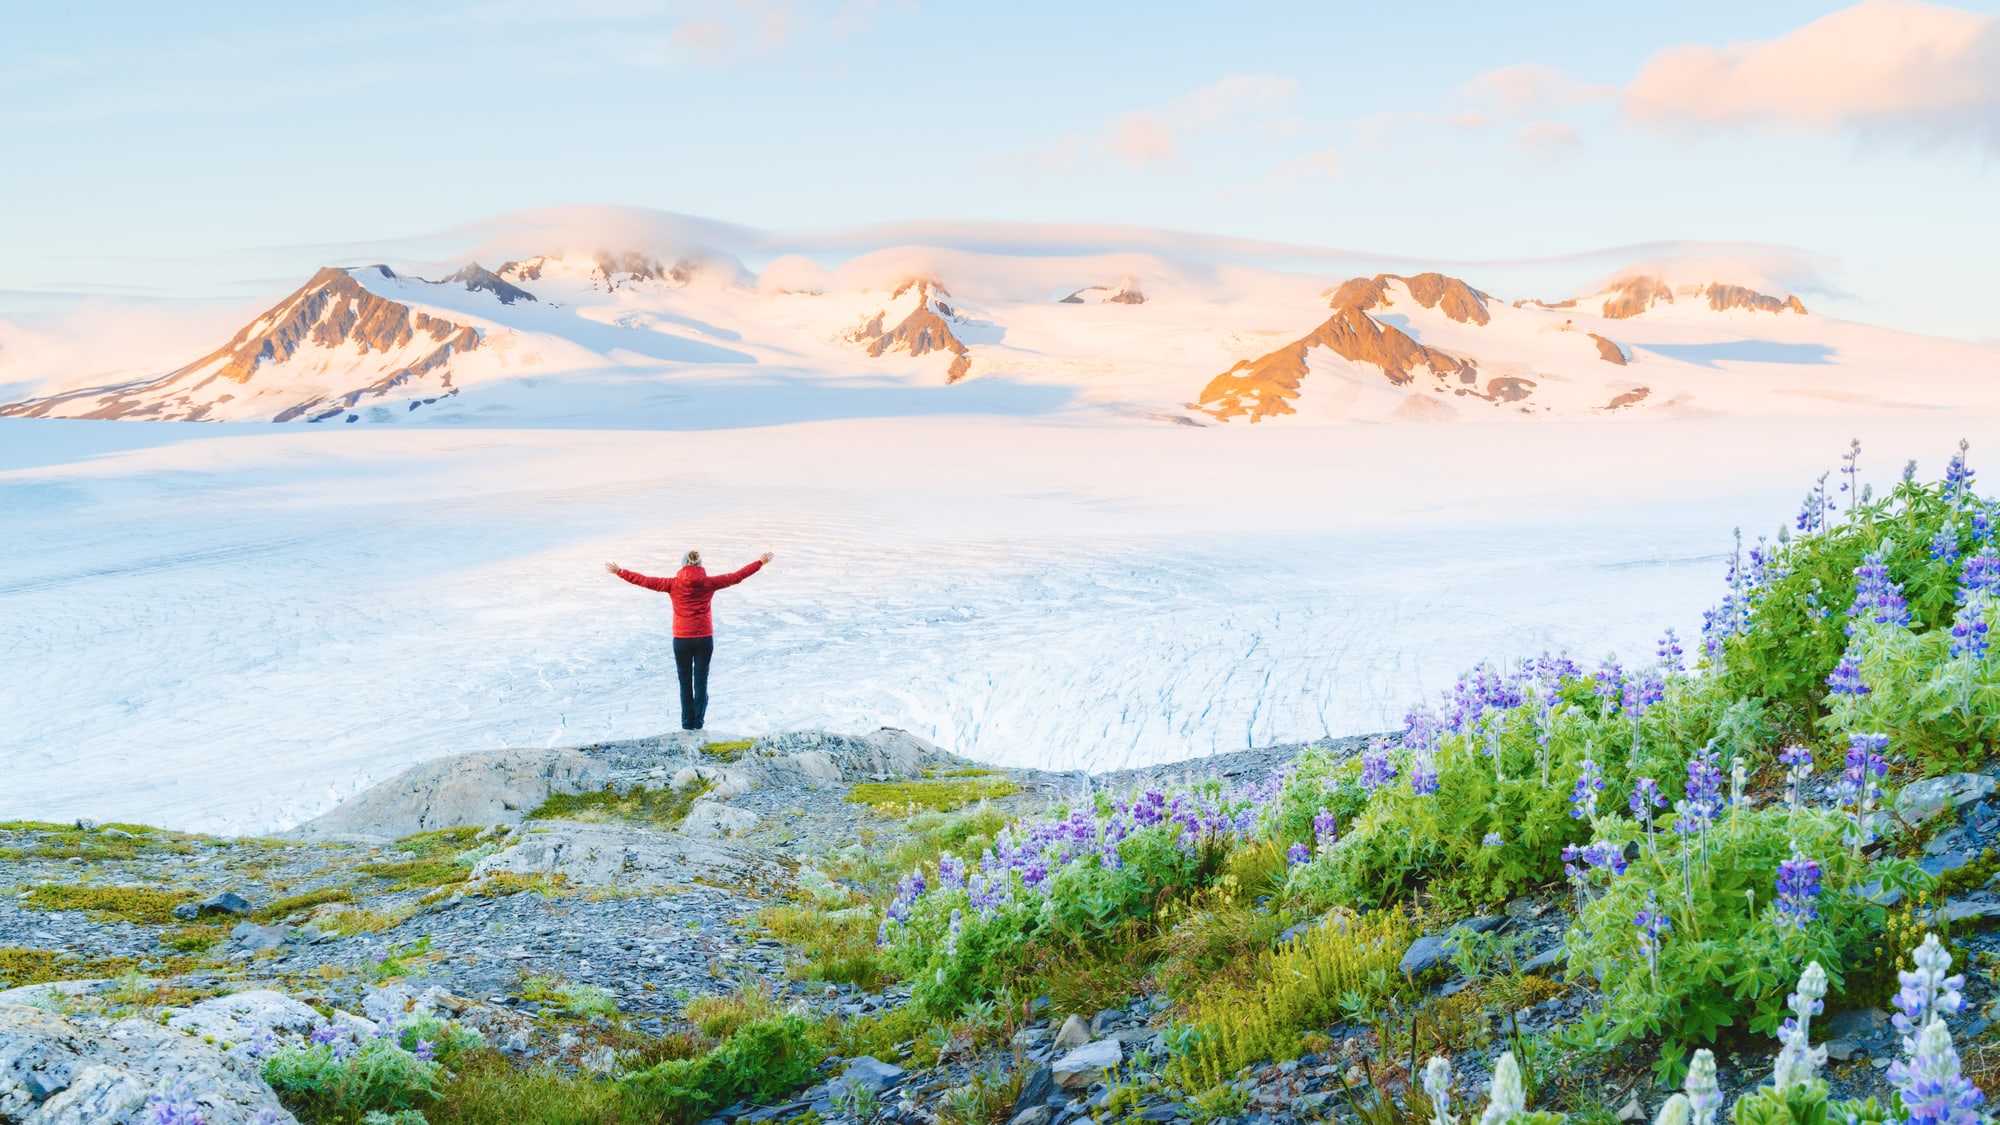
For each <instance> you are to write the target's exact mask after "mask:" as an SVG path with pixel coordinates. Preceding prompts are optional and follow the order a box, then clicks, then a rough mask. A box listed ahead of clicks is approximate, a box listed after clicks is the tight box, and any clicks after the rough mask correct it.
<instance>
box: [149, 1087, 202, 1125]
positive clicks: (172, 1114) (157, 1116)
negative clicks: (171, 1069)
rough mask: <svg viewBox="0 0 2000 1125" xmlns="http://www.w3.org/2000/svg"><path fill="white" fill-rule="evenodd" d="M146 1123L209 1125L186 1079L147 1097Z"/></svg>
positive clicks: (151, 1124) (155, 1124)
mask: <svg viewBox="0 0 2000 1125" xmlns="http://www.w3.org/2000/svg"><path fill="white" fill-rule="evenodd" d="M146 1121H147V1125H207V1121H206V1119H205V1118H203V1117H202V1115H201V1103H200V1102H198V1101H196V1100H195V1096H194V1090H193V1089H191V1088H190V1087H189V1086H188V1082H187V1079H185V1078H176V1079H175V1080H174V1082H173V1084H172V1085H170V1086H167V1087H165V1088H163V1089H159V1090H154V1091H153V1092H152V1093H150V1094H147V1095H146Z"/></svg>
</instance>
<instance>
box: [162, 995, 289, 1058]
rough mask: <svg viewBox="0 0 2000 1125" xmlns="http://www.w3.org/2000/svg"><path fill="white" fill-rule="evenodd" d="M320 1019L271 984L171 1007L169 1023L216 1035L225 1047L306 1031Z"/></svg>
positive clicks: (188, 1030)
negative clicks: (261, 1036)
mask: <svg viewBox="0 0 2000 1125" xmlns="http://www.w3.org/2000/svg"><path fill="white" fill-rule="evenodd" d="M318 1022H319V1013H318V1012H315V1011H313V1010H312V1009H311V1008H309V1007H307V1006H305V1005H304V1004H301V1003H299V1002H298V1001H297V1000H294V999H292V998H291V997H289V996H287V995H285V994H284V993H282V992H273V991H271V990H270V989H267V988H261V989H255V990H252V991H250V992H237V993H233V994H231V995H228V996H217V997H213V998H211V999H208V1000H203V1001H202V1002H200V1003H199V1004H194V1005H192V1006H190V1007H186V1008H169V1009H168V1010H167V1026H168V1027H170V1028H173V1029H174V1030H175V1031H182V1032H186V1033H187V1034H189V1035H194V1036H200V1037H206V1038H208V1039H212V1040H214V1041H215V1042H216V1043H218V1044H220V1045H222V1046H225V1047H228V1046H233V1045H235V1044H239V1043H250V1042H254V1041H255V1040H256V1039H257V1037H258V1036H260V1035H275V1034H278V1033H279V1032H290V1033H293V1034H304V1033H305V1032H308V1031H310V1030H312V1027H313V1025H314V1024H316V1023H318Z"/></svg>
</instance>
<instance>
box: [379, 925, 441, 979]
mask: <svg viewBox="0 0 2000 1125" xmlns="http://www.w3.org/2000/svg"><path fill="white" fill-rule="evenodd" d="M430 951H431V937H430V935H429V934H425V935H424V936H423V937H420V938H418V939H417V940H416V941H413V942H411V943H410V944H408V945H392V946H390V947H389V948H388V949H387V950H385V951H383V953H382V956H381V958H380V959H378V960H377V961H376V962H375V964H374V965H373V966H371V967H370V969H369V974H370V975H371V976H373V977H374V978H375V983H376V984H381V983H382V982H384V981H388V980H394V979H395V978H397V977H406V976H411V975H417V976H421V975H423V973H424V971H425V970H424V967H423V966H422V965H417V964H412V963H411V962H413V961H416V960H418V959H419V958H422V957H424V956H426V955H428V954H429V953H430Z"/></svg>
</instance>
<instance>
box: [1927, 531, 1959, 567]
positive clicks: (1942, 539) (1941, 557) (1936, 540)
mask: <svg viewBox="0 0 2000 1125" xmlns="http://www.w3.org/2000/svg"><path fill="white" fill-rule="evenodd" d="M1931 558H1933V559H1936V560H1937V561H1938V562H1957V561H1958V527H1957V525H1956V524H1949V523H1947V524H1943V525H1941V526H1940V527H1939V528H1938V532H1937V534H1936V535H1933V536H1931Z"/></svg>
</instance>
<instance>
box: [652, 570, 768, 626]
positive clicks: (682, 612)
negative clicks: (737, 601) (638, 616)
mask: <svg viewBox="0 0 2000 1125" xmlns="http://www.w3.org/2000/svg"><path fill="white" fill-rule="evenodd" d="M762 569H764V563H763V561H762V560H759V561H757V562H753V563H751V564H750V565H749V566H746V567H744V568H743V569H742V570H738V571H734V572H732V573H729V574H725V575H722V576H721V577H719V578H711V577H709V574H708V571H706V570H703V569H702V568H701V567H698V566H684V567H682V568H681V569H680V573H678V574H676V575H674V576H673V577H672V578H649V577H647V576H646V575H643V574H640V573H639V572H638V571H636V570H626V569H624V568H623V567H620V568H619V570H618V577H620V578H623V579H624V580H625V581H627V582H630V583H631V584H632V585H634V586H644V587H645V588H646V589H648V590H658V591H660V592H661V593H663V594H667V595H669V596H671V597H672V598H673V599H674V636H676V637H712V636H714V635H715V622H714V621H712V620H710V619H709V616H708V600H709V599H710V598H713V597H714V596H715V592H716V591H717V590H720V589H722V588H723V587H725V586H734V585H736V584H737V583H738V582H741V581H743V580H744V579H745V578H748V577H750V576H751V575H753V574H755V573H757V572H758V571H760V570H762Z"/></svg>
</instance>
